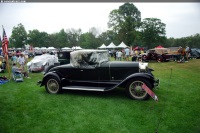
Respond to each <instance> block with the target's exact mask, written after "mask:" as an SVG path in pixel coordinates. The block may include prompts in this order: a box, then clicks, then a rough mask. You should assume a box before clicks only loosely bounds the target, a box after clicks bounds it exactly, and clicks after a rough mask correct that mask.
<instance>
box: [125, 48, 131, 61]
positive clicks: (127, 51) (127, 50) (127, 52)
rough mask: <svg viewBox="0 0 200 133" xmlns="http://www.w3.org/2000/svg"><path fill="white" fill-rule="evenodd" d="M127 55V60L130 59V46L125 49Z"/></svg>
mask: <svg viewBox="0 0 200 133" xmlns="http://www.w3.org/2000/svg"><path fill="white" fill-rule="evenodd" d="M125 56H126V60H127V61H129V56H130V50H129V48H128V47H127V48H126V49H125Z"/></svg>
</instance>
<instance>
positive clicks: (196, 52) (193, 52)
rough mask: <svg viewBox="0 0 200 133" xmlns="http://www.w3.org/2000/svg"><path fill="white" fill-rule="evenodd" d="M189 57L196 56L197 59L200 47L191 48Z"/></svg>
mask: <svg viewBox="0 0 200 133" xmlns="http://www.w3.org/2000/svg"><path fill="white" fill-rule="evenodd" d="M189 58H196V59H199V58H200V49H198V48H192V49H191V52H190V55H189Z"/></svg>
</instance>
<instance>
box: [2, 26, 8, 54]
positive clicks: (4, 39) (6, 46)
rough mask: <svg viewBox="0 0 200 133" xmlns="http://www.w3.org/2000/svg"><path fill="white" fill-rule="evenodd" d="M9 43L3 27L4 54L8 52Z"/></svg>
mask: <svg viewBox="0 0 200 133" xmlns="http://www.w3.org/2000/svg"><path fill="white" fill-rule="evenodd" d="M8 43H9V42H8V38H7V36H6V32H5V30H4V28H3V40H2V50H3V53H4V55H5V54H8Z"/></svg>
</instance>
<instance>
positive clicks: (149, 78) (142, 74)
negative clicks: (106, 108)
mask: <svg viewBox="0 0 200 133" xmlns="http://www.w3.org/2000/svg"><path fill="white" fill-rule="evenodd" d="M132 78H145V79H147V80H149V81H150V82H151V83H152V85H153V86H154V82H155V79H154V77H153V76H152V75H151V74H149V73H134V74H132V75H129V76H128V77H127V78H125V79H124V80H122V81H121V82H120V83H119V84H117V85H115V86H114V87H112V88H110V89H107V91H109V90H113V89H115V88H116V87H118V86H120V85H122V84H123V83H125V82H127V81H128V80H129V79H132Z"/></svg>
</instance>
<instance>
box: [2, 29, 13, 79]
mask: <svg viewBox="0 0 200 133" xmlns="http://www.w3.org/2000/svg"><path fill="white" fill-rule="evenodd" d="M2 28H3V40H4V32H5V29H4V27H3V25H2ZM4 56H5V58H6V68H7V69H8V78H9V79H11V78H10V65H9V64H10V63H9V60H8V58H9V57H8V47H7V51H6V52H5V55H4Z"/></svg>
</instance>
